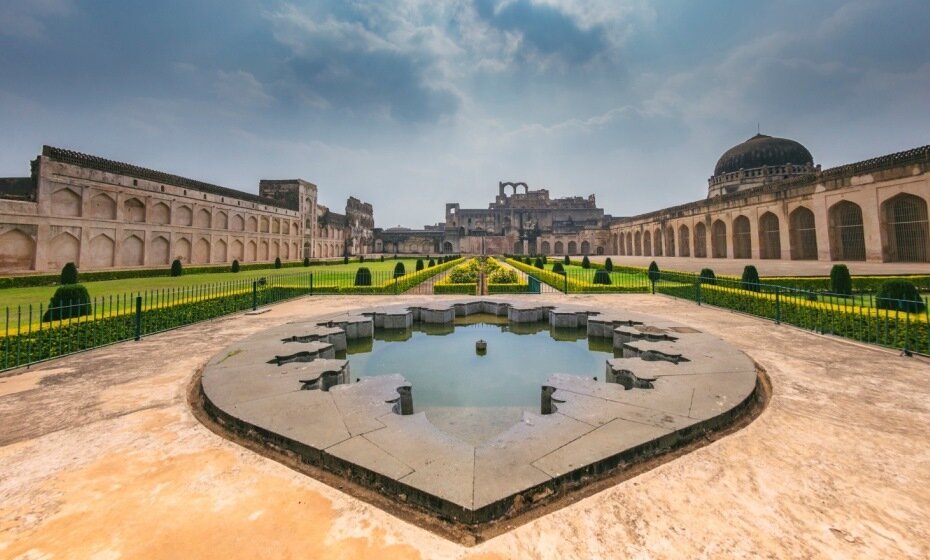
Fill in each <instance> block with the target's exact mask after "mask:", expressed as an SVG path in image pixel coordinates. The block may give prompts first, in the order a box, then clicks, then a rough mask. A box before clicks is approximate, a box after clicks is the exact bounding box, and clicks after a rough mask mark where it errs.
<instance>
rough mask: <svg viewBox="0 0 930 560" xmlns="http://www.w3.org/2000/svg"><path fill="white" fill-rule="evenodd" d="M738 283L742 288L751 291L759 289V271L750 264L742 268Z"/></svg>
mask: <svg viewBox="0 0 930 560" xmlns="http://www.w3.org/2000/svg"><path fill="white" fill-rule="evenodd" d="M739 285H740V287H741V288H743V289H744V290H749V291H751V292H758V291H759V271H758V270H756V267H754V266H753V265H751V264H747V265H746V266H745V267H744V268H743V277H742V278H740V281H739Z"/></svg>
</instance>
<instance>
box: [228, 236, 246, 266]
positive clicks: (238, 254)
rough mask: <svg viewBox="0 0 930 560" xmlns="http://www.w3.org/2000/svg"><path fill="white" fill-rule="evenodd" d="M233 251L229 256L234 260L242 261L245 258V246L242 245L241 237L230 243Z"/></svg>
mask: <svg viewBox="0 0 930 560" xmlns="http://www.w3.org/2000/svg"><path fill="white" fill-rule="evenodd" d="M230 249H231V253H230V254H229V257H231V258H232V259H234V260H238V261H239V262H242V261H244V260H245V247H244V246H243V245H242V240H241V239H233V242H232V244H231V245H230Z"/></svg>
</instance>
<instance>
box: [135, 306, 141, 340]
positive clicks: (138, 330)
mask: <svg viewBox="0 0 930 560" xmlns="http://www.w3.org/2000/svg"><path fill="white" fill-rule="evenodd" d="M141 339H142V296H136V340H137V341H138V340H141Z"/></svg>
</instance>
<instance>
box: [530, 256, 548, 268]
mask: <svg viewBox="0 0 930 560" xmlns="http://www.w3.org/2000/svg"><path fill="white" fill-rule="evenodd" d="M533 266H535V267H536V268H545V267H546V266H545V265H544V264H543V260H542V259H541V258H539V257H536V262H534V263H533Z"/></svg>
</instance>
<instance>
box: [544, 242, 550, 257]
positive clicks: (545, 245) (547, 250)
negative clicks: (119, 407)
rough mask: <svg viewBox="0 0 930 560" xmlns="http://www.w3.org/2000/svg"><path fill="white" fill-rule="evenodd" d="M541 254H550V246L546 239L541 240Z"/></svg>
mask: <svg viewBox="0 0 930 560" xmlns="http://www.w3.org/2000/svg"><path fill="white" fill-rule="evenodd" d="M542 254H544V255H548V254H550V247H549V242H548V241H543V242H542Z"/></svg>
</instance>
